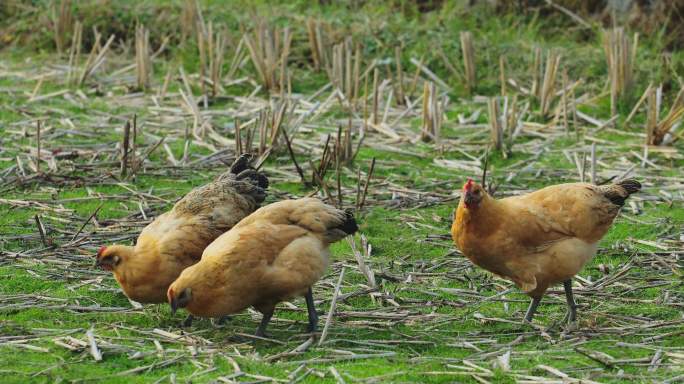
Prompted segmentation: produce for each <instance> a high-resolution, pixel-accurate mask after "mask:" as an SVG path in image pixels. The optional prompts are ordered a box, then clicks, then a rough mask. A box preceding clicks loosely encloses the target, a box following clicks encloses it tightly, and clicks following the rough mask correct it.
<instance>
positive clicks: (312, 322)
mask: <svg viewBox="0 0 684 384" xmlns="http://www.w3.org/2000/svg"><path fill="white" fill-rule="evenodd" d="M304 299H306V309H307V311H308V313H309V326H308V327H307V329H306V331H307V332H309V333H314V332H316V328H318V314H317V313H316V307H315V306H314V300H313V292H312V291H311V287H309V289H308V290H307V291H306V294H305V295H304Z"/></svg>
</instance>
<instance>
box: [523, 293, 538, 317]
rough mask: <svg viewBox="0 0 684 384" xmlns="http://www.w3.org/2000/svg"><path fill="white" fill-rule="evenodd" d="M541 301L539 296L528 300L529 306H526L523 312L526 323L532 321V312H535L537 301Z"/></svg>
mask: <svg viewBox="0 0 684 384" xmlns="http://www.w3.org/2000/svg"><path fill="white" fill-rule="evenodd" d="M540 302H541V297H533V298H532V301H530V306H529V307H528V308H527V312H526V313H525V320H524V321H526V322H528V323H531V322H532V317H534V313H535V312H537V307H538V306H539V303H540Z"/></svg>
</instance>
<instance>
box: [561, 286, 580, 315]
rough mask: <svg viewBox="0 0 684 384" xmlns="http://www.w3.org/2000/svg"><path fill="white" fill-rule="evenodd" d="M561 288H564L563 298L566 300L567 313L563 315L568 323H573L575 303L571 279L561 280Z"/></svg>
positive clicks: (575, 311) (575, 310) (575, 312)
mask: <svg viewBox="0 0 684 384" xmlns="http://www.w3.org/2000/svg"><path fill="white" fill-rule="evenodd" d="M563 288H565V300H566V301H567V302H568V313H567V314H566V315H565V317H566V318H567V320H568V323H574V322H575V320H576V319H577V304H576V303H575V298H574V296H573V294H572V279H567V280H565V281H564V282H563Z"/></svg>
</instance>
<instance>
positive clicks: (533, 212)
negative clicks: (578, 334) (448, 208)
mask: <svg viewBox="0 0 684 384" xmlns="http://www.w3.org/2000/svg"><path fill="white" fill-rule="evenodd" d="M640 189H641V184H639V182H638V181H636V180H624V181H621V182H619V183H616V184H611V185H601V186H597V185H593V184H586V183H571V184H559V185H553V186H549V187H546V188H543V189H540V190H538V191H535V192H532V193H529V194H526V195H522V196H515V197H508V198H505V199H500V200H497V199H494V198H492V197H491V196H489V194H488V193H487V192H486V191H485V190H484V188H483V187H482V186H481V185H479V184H477V183H475V182H473V181H472V180H468V182H467V183H466V184H465V185H464V186H463V196H462V198H461V201H460V202H459V204H458V208H457V210H456V215H455V218H454V222H453V225H452V227H451V234H452V238H453V240H454V242H455V243H456V246H457V247H458V248H459V249H460V250H461V252H462V253H463V254H464V255H465V256H466V257H467V258H468V259H469V260H470V261H471V262H473V263H474V264H475V265H477V266H479V267H481V268H484V269H486V270H488V271H490V272H493V273H494V274H497V275H499V276H501V277H503V278H506V279H509V280H511V281H513V282H514V283H515V284H516V285H517V286H518V287H519V288H521V289H522V290H523V291H524V292H525V293H526V294H527V295H529V296H530V297H531V298H532V300H531V303H530V306H529V308H528V310H527V313H526V314H525V320H526V321H528V322H530V321H532V317H533V316H534V313H535V311H536V310H537V307H538V306H539V302H540V301H541V298H542V296H543V295H544V292H546V289H547V288H548V287H549V286H551V285H553V284H556V283H559V282H562V283H563V286H564V288H565V294H566V301H567V304H568V309H569V310H568V314H567V319H568V320H569V321H570V322H574V321H575V319H576V312H577V310H576V304H575V301H574V299H573V295H572V277H573V276H575V274H577V272H579V271H580V270H581V269H582V267H583V266H584V265H585V264H586V263H587V262H588V261H589V260H591V259H592V258H593V257H594V255H596V250H597V247H598V241H599V240H600V239H601V238H602V237H603V236H604V235H605V234H606V232H607V231H608V229H609V228H610V226H611V225H612V223H613V220H614V219H615V217H616V216H617V214H618V212H619V210H620V207H622V206H623V205H624V203H625V199H627V198H628V197H629V195H631V194H632V193H635V192H637V191H639V190H640Z"/></svg>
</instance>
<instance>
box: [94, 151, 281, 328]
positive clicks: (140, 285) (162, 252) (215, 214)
mask: <svg viewBox="0 0 684 384" xmlns="http://www.w3.org/2000/svg"><path fill="white" fill-rule="evenodd" d="M249 161H250V157H249V156H248V155H243V156H242V157H240V158H238V159H237V160H236V161H235V163H233V165H232V166H231V168H230V170H229V171H228V172H226V173H224V174H222V175H220V176H219V177H218V178H217V179H216V180H215V181H213V182H211V183H209V184H206V185H204V186H201V187H198V188H195V189H193V190H192V191H190V192H189V193H188V194H187V195H185V197H183V198H182V199H181V200H179V201H178V202H177V203H176V204H175V205H174V206H173V208H172V209H171V210H170V211H169V212H166V213H164V214H162V215H160V216H159V217H157V218H156V219H155V220H154V221H153V222H152V223H150V224H149V225H148V226H147V227H145V228H144V229H143V231H142V233H140V236H139V237H138V241H137V242H136V244H135V246H134V247H132V246H127V245H111V246H108V247H102V248H100V250H99V251H98V252H97V260H96V266H99V267H101V268H103V269H105V270H108V271H112V272H113V274H114V277H115V278H116V280H117V281H118V283H119V285H121V288H122V289H123V291H124V293H125V294H126V296H128V297H129V298H130V299H132V300H135V301H138V302H141V303H163V302H165V301H166V290H167V289H168V287H169V285H170V284H171V283H172V282H173V281H174V280H175V279H176V278H177V277H178V275H180V273H181V271H183V269H185V268H187V267H189V266H190V265H192V264H195V263H196V262H198V261H199V259H200V257H201V256H202V252H203V251H204V248H206V246H207V245H209V244H210V243H211V242H212V241H214V239H216V238H217V237H219V236H220V235H221V234H223V233H224V232H226V231H228V230H229V229H231V228H232V227H233V226H234V225H235V224H237V223H238V222H239V221H240V220H242V219H243V218H244V217H246V216H247V215H249V214H250V213H252V212H254V211H255V210H256V209H257V208H258V207H259V205H260V204H261V203H262V202H263V201H264V198H265V197H266V192H265V189H266V188H267V187H268V179H267V178H266V177H265V176H264V175H263V174H261V173H259V172H257V171H256V170H255V169H254V168H252V167H251V166H250V165H249ZM190 322H192V318H191V317H189V318H188V320H186V325H189V323H190Z"/></svg>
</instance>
